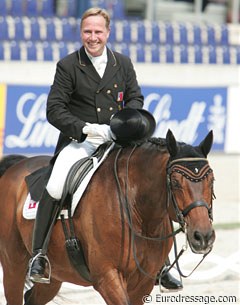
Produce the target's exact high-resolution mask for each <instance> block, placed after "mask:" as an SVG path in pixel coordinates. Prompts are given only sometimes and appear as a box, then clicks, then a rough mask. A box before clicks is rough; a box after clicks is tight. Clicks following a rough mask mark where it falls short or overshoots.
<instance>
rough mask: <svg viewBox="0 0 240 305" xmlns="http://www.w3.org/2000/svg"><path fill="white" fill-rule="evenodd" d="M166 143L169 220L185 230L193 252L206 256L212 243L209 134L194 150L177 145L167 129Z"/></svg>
mask: <svg viewBox="0 0 240 305" xmlns="http://www.w3.org/2000/svg"><path fill="white" fill-rule="evenodd" d="M166 140H167V148H168V151H169V154H170V158H169V162H168V167H167V182H168V183H167V184H168V194H169V213H170V217H171V219H172V220H174V221H177V222H179V223H180V224H181V226H182V228H184V229H186V232H187V238H188V242H189V245H190V247H191V249H192V251H193V252H194V253H202V254H204V253H207V252H209V251H210V250H211V248H212V246H213V242H214V240H215V232H214V230H213V228H212V200H213V197H214V191H213V181H214V176H213V171H212V169H211V168H210V166H209V164H208V160H207V155H208V153H209V151H210V149H211V146H212V141H213V134H212V131H210V132H209V134H208V135H207V136H206V138H205V139H204V140H203V141H202V142H201V143H200V145H199V146H195V147H193V146H190V145H187V144H185V143H179V142H177V141H176V140H175V137H174V135H173V134H172V132H171V131H170V130H169V131H168V133H167V136H166Z"/></svg>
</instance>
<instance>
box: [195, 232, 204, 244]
mask: <svg viewBox="0 0 240 305" xmlns="http://www.w3.org/2000/svg"><path fill="white" fill-rule="evenodd" d="M194 239H195V241H197V243H198V244H199V245H202V244H203V242H204V238H203V235H202V234H201V233H200V232H199V231H195V232H194Z"/></svg>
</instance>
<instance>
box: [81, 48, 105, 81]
mask: <svg viewBox="0 0 240 305" xmlns="http://www.w3.org/2000/svg"><path fill="white" fill-rule="evenodd" d="M78 67H79V68H80V69H81V70H82V71H84V72H85V73H86V74H87V75H88V76H89V77H91V78H92V79H93V80H94V81H95V82H96V83H99V82H100V80H101V77H100V76H99V74H98V73H97V71H96V70H95V68H94V66H93V64H92V63H91V61H90V59H89V58H88V56H87V54H86V52H85V50H84V47H81V48H80V50H79V51H78Z"/></svg>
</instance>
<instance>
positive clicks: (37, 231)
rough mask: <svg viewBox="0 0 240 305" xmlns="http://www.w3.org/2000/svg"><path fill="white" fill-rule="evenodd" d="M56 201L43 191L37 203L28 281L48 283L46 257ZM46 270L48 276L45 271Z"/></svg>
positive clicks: (55, 213)
mask: <svg viewBox="0 0 240 305" xmlns="http://www.w3.org/2000/svg"><path fill="white" fill-rule="evenodd" d="M57 203H58V201H57V200H56V199H54V198H52V197H51V196H50V195H49V194H48V192H47V190H46V189H45V190H44V192H43V195H42V198H41V200H40V202H39V206H38V211H37V216H36V220H35V224H34V231H33V240H32V253H33V255H32V260H31V262H30V267H29V269H30V271H29V277H30V280H32V281H33V282H37V283H49V282H50V273H51V272H50V268H51V266H50V263H49V260H48V257H47V255H46V252H47V247H48V242H49V239H50V234H51V231H52V228H53V223H54V222H55V220H56V215H57V211H58V205H57ZM47 268H48V275H46V269H47Z"/></svg>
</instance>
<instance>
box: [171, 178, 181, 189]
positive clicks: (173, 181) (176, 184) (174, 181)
mask: <svg viewBox="0 0 240 305" xmlns="http://www.w3.org/2000/svg"><path fill="white" fill-rule="evenodd" d="M171 185H172V188H174V189H181V188H182V187H181V184H180V183H179V182H178V181H177V180H176V179H172V181H171Z"/></svg>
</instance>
